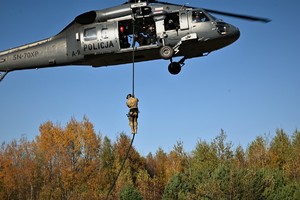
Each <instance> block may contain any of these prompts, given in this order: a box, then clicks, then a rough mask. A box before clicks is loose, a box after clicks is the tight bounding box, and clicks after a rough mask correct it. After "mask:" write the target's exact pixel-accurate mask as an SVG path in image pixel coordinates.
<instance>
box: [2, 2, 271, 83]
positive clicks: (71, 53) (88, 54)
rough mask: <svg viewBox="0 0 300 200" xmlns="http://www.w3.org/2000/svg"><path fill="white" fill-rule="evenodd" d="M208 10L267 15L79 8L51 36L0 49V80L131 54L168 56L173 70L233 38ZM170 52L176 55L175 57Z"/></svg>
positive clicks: (145, 5) (158, 6)
mask: <svg viewBox="0 0 300 200" xmlns="http://www.w3.org/2000/svg"><path fill="white" fill-rule="evenodd" d="M210 13H212V14H221V15H226V16H230V17H237V18H241V19H246V20H253V21H260V22H269V21H270V20H269V19H265V18H259V17H252V16H247V15H239V14H233V13H227V12H221V11H216V10H210V9H203V8H197V7H191V6H187V5H178V4H173V3H167V2H159V1H155V0H129V1H128V2H125V3H124V4H122V5H119V6H115V7H111V8H107V9H103V10H94V11H90V12H86V13H83V14H81V15H79V16H77V17H76V18H75V19H74V20H73V21H72V22H71V23H70V24H69V25H68V26H66V27H65V28H64V29H63V30H62V31H61V32H60V33H58V34H57V35H55V36H53V37H50V38H47V39H45V40H41V41H38V42H34V43H31V44H26V45H24V46H20V47H17V48H13V49H9V50H6V51H2V52H0V72H3V73H2V74H1V75H0V81H1V80H2V79H3V78H4V77H5V76H6V75H7V73H9V72H11V71H15V70H24V69H38V68H45V67H55V66H67V65H81V66H83V65H89V66H93V67H101V66H110V65H120V64H126V63H131V62H133V58H134V61H135V62H142V61H149V60H154V59H166V60H170V61H171V62H170V64H169V66H168V70H169V72H170V73H171V74H173V75H175V74H178V73H179V72H180V71H181V67H182V66H183V65H184V64H185V61H186V59H190V58H195V57H202V56H206V55H208V54H209V53H211V52H213V51H216V50H218V49H221V48H223V47H225V46H228V45H230V44H232V43H233V42H235V41H236V40H237V39H238V38H239V36H240V31H239V29H238V28H237V27H235V26H233V25H230V24H228V23H226V22H223V21H221V20H218V19H216V18H215V17H213V16H212V15H211V14H210ZM132 55H134V56H132ZM174 57H182V58H181V59H180V60H179V61H178V62H175V61H173V58H174Z"/></svg>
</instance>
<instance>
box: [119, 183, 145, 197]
mask: <svg viewBox="0 0 300 200" xmlns="http://www.w3.org/2000/svg"><path fill="white" fill-rule="evenodd" d="M133 199H134V200H142V199H143V197H142V196H141V194H140V193H139V192H138V191H137V190H136V189H134V187H133V186H132V185H129V184H126V186H125V187H124V188H123V189H122V191H121V194H120V200H133Z"/></svg>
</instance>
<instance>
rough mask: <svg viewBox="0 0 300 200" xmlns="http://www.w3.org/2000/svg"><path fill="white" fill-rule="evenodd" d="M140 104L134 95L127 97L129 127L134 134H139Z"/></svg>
mask: <svg viewBox="0 0 300 200" xmlns="http://www.w3.org/2000/svg"><path fill="white" fill-rule="evenodd" d="M138 102H139V100H138V98H135V97H134V95H131V94H128V95H127V102H126V105H127V107H128V108H129V112H128V114H127V117H128V120H129V126H130V128H131V132H132V134H136V133H137V127H138V122H137V119H138V115H139V109H138Z"/></svg>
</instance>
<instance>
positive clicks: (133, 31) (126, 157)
mask: <svg viewBox="0 0 300 200" xmlns="http://www.w3.org/2000/svg"><path fill="white" fill-rule="evenodd" d="M134 26H135V25H134V17H133V18H132V35H133V41H132V44H134V43H135V42H134V39H135V38H134V37H135V30H134ZM132 48H133V49H132V95H133V96H134V84H135V82H134V63H135V60H134V56H135V55H134V52H135V45H133V46H132ZM134 138H135V134H132V139H131V143H130V145H129V147H128V150H127V152H126V155H125V158H124V160H123V162H122V165H121V168H120V170H119V172H118V174H117V176H116V177H115V179H114V181H113V184H112V185H111V187H110V189H109V191H108V193H107V195H106V200H108V197H109V195H110V194H111V192H112V190H113V189H114V187H115V185H116V182H117V180H118V178H119V176H120V174H121V172H122V170H123V168H124V165H125V162H126V160H127V159H128V156H129V152H130V150H131V148H132V144H133V141H134Z"/></svg>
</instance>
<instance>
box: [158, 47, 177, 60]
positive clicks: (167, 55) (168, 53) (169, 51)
mask: <svg viewBox="0 0 300 200" xmlns="http://www.w3.org/2000/svg"><path fill="white" fill-rule="evenodd" d="M159 54H160V56H161V57H162V58H163V59H165V60H169V59H171V58H172V56H173V54H174V50H173V48H172V47H170V46H163V47H161V48H160V50H159Z"/></svg>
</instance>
